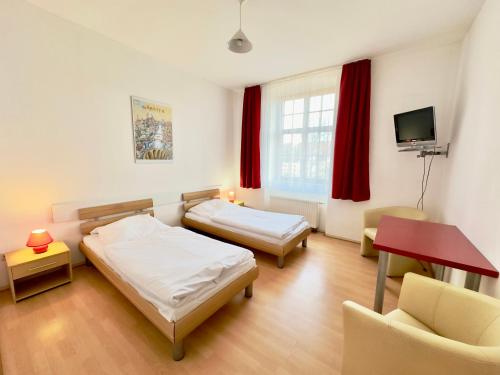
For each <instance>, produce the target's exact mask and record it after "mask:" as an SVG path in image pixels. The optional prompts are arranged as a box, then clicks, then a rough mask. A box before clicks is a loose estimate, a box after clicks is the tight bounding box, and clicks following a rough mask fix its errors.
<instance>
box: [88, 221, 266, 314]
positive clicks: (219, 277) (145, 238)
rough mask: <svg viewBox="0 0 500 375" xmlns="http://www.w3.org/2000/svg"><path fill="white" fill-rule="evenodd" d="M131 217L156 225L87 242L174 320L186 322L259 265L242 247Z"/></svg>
mask: <svg viewBox="0 0 500 375" xmlns="http://www.w3.org/2000/svg"><path fill="white" fill-rule="evenodd" d="M130 219H131V221H136V222H137V221H140V220H142V221H148V220H154V221H155V222H154V224H155V225H154V226H153V227H154V228H153V229H152V230H150V228H147V230H145V231H143V232H142V233H141V231H136V232H135V233H132V234H130V233H125V235H122V236H121V237H120V236H109V233H106V232H105V231H104V230H103V231H102V233H99V229H100V228H97V230H96V231H95V234H92V235H89V236H86V237H84V243H85V245H86V246H88V247H89V248H90V249H92V251H93V252H94V253H95V254H96V255H97V256H98V257H99V258H100V259H101V260H103V261H104V262H105V263H106V264H107V265H108V266H109V267H111V268H112V269H113V270H114V271H115V272H116V273H117V274H119V275H120V277H121V278H122V279H124V280H125V281H126V282H128V283H129V284H131V285H132V286H133V287H134V288H135V289H136V290H137V292H138V293H139V294H140V295H141V296H142V297H144V298H145V299H146V300H148V301H149V302H151V303H152V304H153V305H155V306H156V307H157V308H158V310H159V312H160V313H161V314H162V315H163V316H164V317H165V318H166V319H167V320H169V321H177V320H179V319H181V318H182V317H183V316H185V315H186V314H188V313H189V312H190V311H192V310H193V309H195V308H196V307H197V306H199V305H200V304H201V303H203V302H204V301H206V300H207V299H209V298H210V297H211V296H213V295H215V294H216V293H217V292H218V291H219V290H221V289H222V288H224V287H225V286H227V285H228V284H229V283H231V282H232V281H234V280H235V279H237V278H238V277H239V276H241V275H243V274H244V273H246V272H248V271H249V270H250V269H252V268H253V267H255V265H256V264H255V259H254V258H253V254H252V253H251V252H250V251H248V250H246V249H243V248H241V247H237V246H234V245H230V244H226V243H222V242H220V241H217V240H213V239H210V238H207V237H204V236H201V235H199V234H196V233H193V232H191V231H188V230H186V229H183V228H180V227H169V226H166V225H164V224H161V223H160V222H158V221H157V220H155V219H153V218H147V217H144V218H140V219H138V218H130ZM151 223H153V222H151ZM136 224H137V223H136ZM137 227H138V226H137V225H136V226H135V228H137ZM106 229H108V228H106ZM113 234H114V233H113Z"/></svg>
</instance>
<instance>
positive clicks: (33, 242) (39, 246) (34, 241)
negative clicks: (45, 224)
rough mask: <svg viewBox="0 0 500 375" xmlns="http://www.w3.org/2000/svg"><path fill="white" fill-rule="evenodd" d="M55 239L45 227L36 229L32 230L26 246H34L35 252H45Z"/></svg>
mask: <svg viewBox="0 0 500 375" xmlns="http://www.w3.org/2000/svg"><path fill="white" fill-rule="evenodd" d="M52 241H54V240H53V239H52V237H50V234H49V232H47V231H46V230H45V229H35V230H34V231H32V232H31V234H30V236H29V238H28V242H26V246H28V247H32V248H33V251H34V252H35V253H37V254H38V253H44V252H45V251H47V247H48V244H49V243H51V242H52Z"/></svg>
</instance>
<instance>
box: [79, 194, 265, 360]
mask: <svg viewBox="0 0 500 375" xmlns="http://www.w3.org/2000/svg"><path fill="white" fill-rule="evenodd" d="M152 207H153V200H152V199H143V200H138V201H131V202H123V203H115V204H109V205H104V206H97V207H89V208H82V209H80V210H78V215H79V218H80V220H89V219H90V220H89V221H86V222H84V223H82V224H81V225H80V231H81V233H82V234H84V235H86V234H89V233H90V232H91V231H92V230H93V229H94V228H97V227H99V226H102V225H106V224H109V223H112V222H114V221H116V220H119V219H122V218H124V217H127V216H132V215H140V214H149V215H151V216H154V212H153V210H152ZM80 250H81V251H82V253H83V254H84V255H85V257H86V262H87V265H89V263H92V264H93V265H94V266H95V267H96V268H97V269H98V270H99V271H100V272H101V273H102V274H103V275H104V276H105V277H106V278H107V279H108V281H109V282H111V284H113V285H114V286H115V287H116V288H117V289H118V290H119V291H120V292H121V293H122V294H123V295H124V296H125V297H126V298H127V299H128V300H129V301H130V302H131V303H132V304H133V305H134V306H135V307H137V309H139V310H140V311H141V312H142V313H143V314H144V315H145V316H146V318H148V319H149V320H150V321H151V323H153V324H154V325H155V326H156V327H157V328H158V329H159V330H160V331H161V332H162V333H163V334H164V335H165V336H166V337H167V338H168V339H169V340H170V341H171V342H172V344H173V349H172V357H173V359H174V360H176V361H179V360H181V359H182V358H183V357H184V345H183V340H184V338H185V337H186V336H187V335H188V334H189V333H190V332H192V331H193V330H194V329H195V328H196V327H198V326H199V325H200V324H201V323H203V322H204V321H205V320H206V319H208V318H209V317H210V316H211V315H212V314H213V313H215V312H216V311H217V310H218V309H219V308H221V307H222V306H224V305H225V304H226V303H227V302H229V301H230V300H231V299H232V298H233V297H234V296H235V295H236V294H238V293H239V292H240V291H241V290H243V289H245V297H247V298H250V297H252V293H253V281H254V280H255V279H257V277H258V275H259V269H258V267H254V268H253V269H251V270H249V271H248V272H246V273H245V274H243V275H241V276H240V277H238V278H237V279H236V280H234V281H233V282H231V283H230V284H229V285H227V286H226V287H225V288H223V289H222V290H220V291H219V292H217V293H216V294H215V295H213V296H212V297H210V298H209V299H207V300H206V301H205V302H203V303H202V304H201V305H199V306H198V307H196V308H195V309H194V310H193V311H191V312H190V313H188V314H187V315H185V316H184V317H183V318H181V319H179V320H178V321H176V322H170V321H168V320H167V319H165V317H163V316H162V315H161V314H160V313H159V311H158V309H157V308H156V307H155V306H154V305H153V304H151V303H150V302H148V301H147V300H145V299H144V298H143V297H142V296H141V295H140V294H139V293H138V292H137V291H136V289H135V288H133V287H132V286H131V285H130V284H129V283H127V282H125V281H124V280H123V279H122V278H121V277H120V276H119V275H118V274H117V273H116V272H115V271H113V270H112V269H111V267H109V266H108V265H107V264H106V263H105V262H103V261H102V260H101V259H100V258H99V257H98V256H97V255H96V253H94V252H93V251H92V249H90V248H89V247H88V246H86V245H85V244H84V243H83V242H80Z"/></svg>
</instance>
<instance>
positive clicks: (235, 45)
mask: <svg viewBox="0 0 500 375" xmlns="http://www.w3.org/2000/svg"><path fill="white" fill-rule="evenodd" d="M244 1H245V0H240V28H239V30H238V31H237V32H236V34H234V35H233V37H232V38H231V40H230V41H229V42H228V43H227V44H228V48H229V50H230V51H233V52H236V53H247V52H250V51H251V50H252V43H251V42H250V41H249V40H248V38H247V36H246V35H245V33H243V31H242V30H241V5H242V4H243V2H244Z"/></svg>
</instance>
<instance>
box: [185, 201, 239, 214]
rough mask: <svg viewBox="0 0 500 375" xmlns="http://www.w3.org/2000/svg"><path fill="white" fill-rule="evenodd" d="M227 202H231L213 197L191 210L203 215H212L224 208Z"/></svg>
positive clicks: (190, 210)
mask: <svg viewBox="0 0 500 375" xmlns="http://www.w3.org/2000/svg"><path fill="white" fill-rule="evenodd" d="M226 204H230V203H229V202H226V201H223V200H221V199H211V200H209V201H205V202H202V203H200V204H197V205H196V206H194V207H191V208H190V209H189V212H191V213H193V214H196V215H199V216H203V217H212V216H214V215H215V213H216V212H217V211H219V210H221V209H222V208H224V207H225V205H226Z"/></svg>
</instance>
